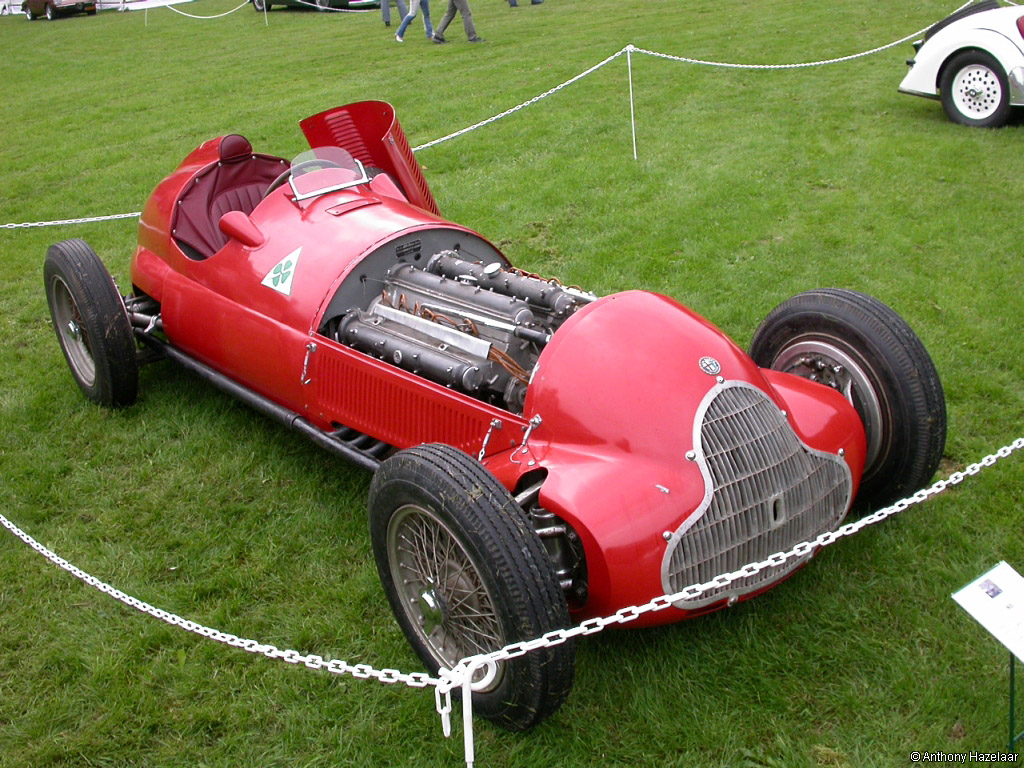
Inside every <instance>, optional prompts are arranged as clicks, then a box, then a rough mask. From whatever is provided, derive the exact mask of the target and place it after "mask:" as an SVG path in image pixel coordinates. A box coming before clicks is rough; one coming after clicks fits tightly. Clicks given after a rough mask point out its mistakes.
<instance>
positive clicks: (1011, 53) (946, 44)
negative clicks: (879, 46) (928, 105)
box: [899, 0, 1024, 128]
mask: <svg viewBox="0 0 1024 768" xmlns="http://www.w3.org/2000/svg"><path fill="white" fill-rule="evenodd" d="M914 50H915V51H916V54H915V56H914V58H913V59H910V60H908V61H907V64H909V65H910V72H908V73H907V76H906V77H904V78H903V82H902V83H900V87H899V90H900V93H909V94H913V95H915V96H925V97H927V98H929V99H940V100H941V101H942V107H943V108H944V109H945V110H946V114H947V115H949V119H950V120H952V121H953V122H954V123H960V124H961V125H975V126H981V127H986V128H994V127H997V126H1000V125H1003V124H1004V123H1005V122H1006V121H1007V120H1008V119H1009V118H1010V114H1011V112H1012V111H1013V107H1019V106H1024V7H1019V6H1007V7H1000V5H999V3H998V2H996V0H981V2H978V3H975V4H974V5H971V6H968V7H967V8H963V9H961V10H959V11H957V12H956V13H954V14H952V15H950V16H948V17H946V18H945V19H943V20H942V21H940V22H938V23H937V24H935V25H933V26H932V27H931V28H930V29H929V30H928V31H927V32H926V33H925V36H924V39H923V40H918V41H917V42H915V43H914Z"/></svg>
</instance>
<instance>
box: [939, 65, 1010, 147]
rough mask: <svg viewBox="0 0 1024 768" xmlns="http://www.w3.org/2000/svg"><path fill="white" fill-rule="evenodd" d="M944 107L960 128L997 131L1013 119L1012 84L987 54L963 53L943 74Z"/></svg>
mask: <svg viewBox="0 0 1024 768" xmlns="http://www.w3.org/2000/svg"><path fill="white" fill-rule="evenodd" d="M939 93H940V96H941V98H942V107H943V109H945V110H946V114H947V115H948V116H949V119H950V120H952V121H953V122H954V123H959V124H960V125H971V126H977V127H981V128H997V127H999V126H1001V125H1003V124H1004V123H1006V121H1007V120H1008V119H1009V118H1010V83H1009V80H1008V79H1007V77H1006V72H1004V71H1003V68H1002V66H1001V65H1000V64H999V62H998V61H996V59H995V58H994V57H993V56H991V55H990V54H988V53H985V52H984V51H977V50H975V51H963V52H962V53H958V54H957V55H956V56H954V57H953V58H952V59H951V60H950V61H949V63H948V64H946V66H945V68H944V69H943V71H942V77H941V79H940V82H939Z"/></svg>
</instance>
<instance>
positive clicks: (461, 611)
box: [387, 504, 506, 691]
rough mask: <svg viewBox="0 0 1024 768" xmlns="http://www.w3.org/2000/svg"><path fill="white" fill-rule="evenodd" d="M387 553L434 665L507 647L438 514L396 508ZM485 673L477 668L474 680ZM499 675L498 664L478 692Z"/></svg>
mask: <svg viewBox="0 0 1024 768" xmlns="http://www.w3.org/2000/svg"><path fill="white" fill-rule="evenodd" d="M387 554H388V565H389V567H390V569H391V578H392V580H393V581H394V584H395V587H396V589H397V591H398V593H399V595H400V597H401V601H402V607H403V609H404V611H405V613H406V615H407V616H408V617H409V619H410V620H411V623H412V625H413V627H414V628H415V631H416V634H417V636H418V637H419V639H420V640H421V641H422V643H423V644H424V645H425V646H426V647H427V648H428V649H429V651H430V654H431V656H433V658H434V659H435V660H436V661H437V662H438V664H440V665H441V666H443V667H447V668H448V669H451V668H452V667H454V666H455V664H457V663H458V662H459V661H460V660H461V659H463V658H465V657H467V656H473V655H475V654H478V653H490V652H491V651H495V650H497V649H499V648H501V647H503V646H504V645H506V642H505V638H504V633H503V632H502V629H501V624H500V622H499V620H498V616H497V613H496V611H495V608H494V600H493V599H492V597H491V594H490V593H489V592H488V591H487V587H486V585H485V584H484V583H483V580H482V579H481V577H480V569H479V567H478V566H477V565H476V563H474V562H473V560H472V558H471V557H470V556H469V553H467V552H466V550H465V548H464V547H463V546H462V544H461V543H460V542H459V540H458V539H457V538H456V537H455V535H454V533H453V532H452V531H451V529H450V528H449V527H448V526H447V525H446V524H445V523H444V522H443V521H442V520H440V519H439V518H438V517H437V515H435V514H434V513H432V512H431V511H429V510H427V509H424V508H423V507H420V506H418V505H415V504H407V505H405V506H403V507H400V508H399V509H398V510H396V511H395V513H394V514H393V515H392V516H391V520H390V521H389V522H388V532H387ZM487 675H488V671H487V668H486V667H484V668H481V669H479V670H478V671H477V673H476V674H475V675H474V677H473V681H474V682H476V683H479V682H481V681H482V680H483V679H484V678H485V676H487ZM502 677H503V668H502V667H501V666H499V667H498V669H497V673H496V674H495V675H494V677H493V679H491V680H490V681H489V682H487V683H486V685H485V687H484V688H483V689H482V690H484V691H489V690H493V689H494V688H496V687H497V686H498V685H499V684H500V683H501V679H502Z"/></svg>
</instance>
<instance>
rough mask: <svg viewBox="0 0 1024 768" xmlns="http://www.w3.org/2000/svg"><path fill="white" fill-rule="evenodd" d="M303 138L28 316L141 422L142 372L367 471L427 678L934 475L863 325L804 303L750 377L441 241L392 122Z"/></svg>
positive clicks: (750, 584) (386, 581)
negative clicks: (245, 411)
mask: <svg viewBox="0 0 1024 768" xmlns="http://www.w3.org/2000/svg"><path fill="white" fill-rule="evenodd" d="M301 127H302V131H303V132H304V134H305V136H306V138H307V139H308V141H309V145H310V147H311V149H310V150H308V151H306V152H303V153H302V154H301V155H299V156H298V157H296V158H295V159H294V160H293V161H291V162H289V161H287V160H285V159H283V158H280V157H274V156H271V155H266V154H261V153H257V152H254V151H253V148H252V146H251V145H250V143H249V142H248V141H247V140H246V139H245V138H243V137H242V136H239V135H227V136H222V137H220V138H215V139H211V140H210V141H207V142H205V143H203V144H202V145H200V146H199V147H198V148H197V149H195V150H194V151H193V152H192V153H191V154H189V155H188V156H187V157H186V158H185V160H184V161H183V162H182V163H181V165H180V166H179V167H178V168H177V169H176V170H175V171H174V172H173V173H172V174H171V175H170V176H168V177H167V178H166V179H164V180H163V181H161V182H160V184H159V185H158V186H157V187H156V190H155V191H154V192H153V194H152V196H151V197H150V199H149V201H148V202H147V203H146V206H145V210H144V211H143V213H142V219H141V222H140V225H139V242H138V247H137V248H136V250H135V254H134V256H133V257H132V262H131V280H132V290H131V293H130V294H129V295H127V296H122V295H121V294H120V292H119V291H118V289H117V287H116V286H115V285H114V283H113V281H112V279H111V278H110V276H109V274H108V272H107V271H106V269H105V268H104V266H103V264H102V263H101V261H100V259H99V258H98V257H97V256H96V254H95V253H94V252H93V250H92V249H91V248H90V247H89V246H88V245H87V244H86V243H85V242H84V241H82V240H68V241H64V242H60V243H57V244H55V245H53V246H51V247H50V248H49V250H48V252H47V255H46V262H45V268H44V272H45V285H46V295H47V300H48V303H49V307H50V311H51V314H52V316H53V323H54V328H55V330H56V333H57V338H58V340H59V342H60V345H61V347H62V349H63V351H64V355H65V357H66V359H67V362H68V364H69V366H70V368H71V373H72V375H73V376H74V378H75V380H76V381H77V383H78V385H79V386H80V387H81V389H82V391H83V392H84V393H85V395H86V396H87V397H88V398H89V399H91V400H93V401H95V402H97V403H100V404H102V405H106V406H113V407H118V406H126V405H128V404H130V403H132V402H133V401H134V399H135V397H136V388H137V380H138V366H139V365H140V364H142V363H143V362H148V361H150V360H152V359H154V358H169V359H170V360H173V361H175V362H176V363H179V364H181V365H184V366H185V367H187V368H189V369H190V370H192V371H194V372H195V373H196V374H198V375H199V376H201V377H203V378H205V379H207V380H209V381H210V382H211V383H213V384H215V385H216V386H218V387H221V388H223V389H224V390H227V391H228V392H229V393H231V394H232V395H234V396H236V397H238V398H239V399H241V400H243V401H244V402H246V403H247V404H249V405H251V406H252V407H253V408H255V409H256V410H258V411H261V412H263V413H265V414H267V415H269V416H271V417H273V418H275V419H277V420H279V421H281V422H283V423H284V424H286V425H287V426H288V427H290V428H291V429H293V430H297V431H299V432H301V433H303V434H305V435H307V436H308V437H309V438H310V439H312V440H313V441H314V442H316V443H317V444H319V445H321V446H323V447H325V448H327V449H328V450H331V451H333V452H335V453H336V454H338V455H340V456H342V457H344V458H346V459H348V460H350V461H352V462H354V463H355V464H358V465H359V466H361V467H364V468H367V469H369V470H371V471H373V472H374V473H375V475H374V478H373V482H372V484H371V489H370V498H369V527H370V536H371V540H372V548H373V552H374V556H375V558H376V562H377V566H378V570H379V573H380V578H381V582H382V584H383V586H384V590H385V592H386V593H387V597H388V600H389V601H390V604H391V606H392V608H393V609H394V612H395V615H396V617H397V619H398V623H399V624H400V625H401V627H402V629H403V631H404V632H405V635H406V636H407V638H408V640H409V642H410V643H411V645H412V646H413V647H414V648H415V650H416V652H417V653H418V655H419V656H420V657H421V658H422V660H423V662H424V664H425V665H426V666H427V667H428V668H429V669H430V670H431V672H433V673H436V672H437V670H438V669H439V668H440V667H449V668H450V667H452V666H454V665H455V663H456V662H457V661H459V660H460V659H461V658H464V657H466V656H468V655H472V654H476V653H480V652H485V651H491V650H496V649H498V648H500V647H502V646H504V645H506V644H508V643H511V642H515V641H519V640H526V639H531V638H533V637H537V636H540V635H542V634H543V633H545V632H548V631H551V630H554V629H557V628H563V627H568V626H571V625H572V624H573V623H574V622H578V621H580V620H583V619H586V618H589V617H596V616H605V615H608V614H611V613H613V612H614V611H616V610H618V609H620V608H622V607H625V606H629V605H635V604H639V603H644V602H646V601H648V600H650V599H651V598H653V597H656V596H658V595H661V594H673V593H676V592H678V591H680V590H681V589H682V588H683V587H685V586H688V585H691V584H695V583H703V582H705V581H708V580H709V579H711V578H712V577H714V576H716V575H718V574H720V573H723V572H730V571H734V570H736V569H738V568H739V567H740V566H742V565H744V564H746V563H749V562H753V561H760V560H764V559H765V558H766V557H767V556H768V555H770V554H772V553H775V552H779V551H783V550H786V549H788V548H790V547H792V546H793V545H794V544H796V543H798V542H801V541H804V540H806V539H809V538H812V537H814V536H816V535H818V534H820V533H822V532H824V531H827V530H830V529H832V528H834V527H835V526H836V525H837V524H838V523H839V522H840V521H841V520H842V519H843V517H844V516H845V515H846V513H847V512H848V510H849V509H850V507H851V505H852V504H853V501H854V499H855V498H857V499H859V500H862V501H865V502H867V503H880V502H885V501H889V500H892V499H894V498H898V497H900V496H902V495H905V494H907V493H908V492H912V491H914V490H916V489H917V488H919V487H920V486H921V485H923V484H924V483H925V482H926V481H927V480H928V479H929V478H930V477H931V476H932V475H933V473H934V472H935V470H936V468H937V465H938V462H939V459H940V457H941V455H942V451H943V447H944V444H945V432H946V412H945V400H944V396H943V391H942V386H941V384H940V382H939V378H938V375H937V373H936V371H935V368H934V366H933V364H932V362H931V359H930V358H929V356H928V353H927V352H926V351H925V348H924V346H923V345H922V343H921V341H920V340H919V339H918V337H917V336H916V335H915V334H914V333H913V331H911V329H910V328H909V327H908V326H907V324H906V323H905V322H904V321H903V320H902V319H901V318H900V317H899V316H898V315H897V314H896V313H895V312H893V311H892V310H891V309H889V308H887V307H886V306H885V305H883V304H882V303H880V302H879V301H877V300H875V299H872V298H870V297H868V296H865V295H863V294H860V293H855V292H852V291H847V290H834V289H833V290H816V291H810V292H807V293H802V294H800V295H798V296H795V297H793V298H791V299H789V300H787V301H785V302H784V303H782V304H781V305H779V306H778V307H777V308H776V309H775V310H774V311H772V312H771V313H770V314H769V315H768V317H767V318H766V319H765V321H764V322H763V323H762V324H761V326H760V328H758V330H757V332H756V333H755V335H754V338H753V342H752V344H751V349H750V353H749V354H748V353H745V352H744V351H743V350H741V349H740V348H739V347H737V346H736V345H735V344H734V343H733V342H732V341H730V340H729V339H728V338H727V337H726V336H725V335H724V334H723V333H722V332H721V331H719V330H718V329H716V328H715V327H714V326H713V325H711V323H709V322H708V321H707V320H705V319H703V318H702V317H700V316H698V315H697V314H696V313H694V312H692V311H691V310H689V309H687V308H686V307H684V306H682V305H680V304H679V303H678V302H676V301H674V300H673V299H670V298H667V297H665V296H660V295H656V294H653V293H648V292H644V291H627V292H624V293H617V294H613V295H610V296H603V297H597V296H595V295H594V294H592V293H589V292H587V291H585V290H581V289H579V288H575V287H570V286H567V285H564V284H562V283H560V282H558V281H557V280H554V279H548V278H542V277H539V276H537V275H534V274H530V273H528V272H524V271H523V270H521V269H517V268H516V267H514V266H513V265H512V264H510V263H509V261H508V260H507V259H506V258H505V257H504V256H503V255H502V254H501V252H500V251H499V250H498V249H497V248H496V247H495V246H494V245H493V244H492V243H490V242H488V241H487V240H486V239H484V238H483V237H482V236H480V235H479V234H477V233H475V232H473V231H472V230H470V229H467V228H465V227H462V226H459V225H457V224H453V223H451V222H449V221H446V220H445V219H443V218H442V217H441V216H440V215H439V211H438V208H437V205H436V203H435V201H434V198H433V196H432V195H431V193H430V189H429V187H428V186H427V183H426V181H425V180H424V178H423V175H422V173H421V170H420V167H419V165H418V164H417V162H416V160H415V158H414V156H413V154H412V152H411V150H410V148H409V145H408V143H407V141H406V138H405V136H404V134H403V132H402V129H401V127H400V125H399V124H398V122H397V120H396V118H395V114H394V110H393V109H392V107H391V106H390V105H388V104H386V103H383V102H376V101H370V102H360V103H356V104H350V105H348V106H344V107H338V108H335V109H331V110H328V111H326V112H323V113H321V114H318V115H314V116H312V117H309V118H307V119H306V120H303V121H302V122H301ZM809 557H810V555H808V556H807V557H804V558H799V559H796V560H791V561H787V562H786V563H785V564H783V565H780V566H776V567H769V568H767V569H765V570H762V571H760V572H759V573H757V574H755V575H753V576H749V577H744V578H743V579H741V580H739V581H736V582H733V583H731V584H729V585H728V586H725V587H721V588H718V589H716V590H714V591H712V592H709V593H704V594H703V595H702V596H701V597H700V598H698V599H692V600H680V601H679V602H677V603H676V604H675V605H674V607H672V608H670V609H668V610H662V611H659V612H656V613H650V614H645V615H644V616H643V617H642V618H641V619H640V620H639V621H637V622H636V624H638V625H640V624H648V625H649V624H654V623H663V622H669V621H676V620H680V619H684V618H687V617H691V616H695V615H698V614H701V613H705V612H708V611H713V610H716V609H719V608H722V607H724V606H727V605H731V604H733V603H735V602H736V601H738V600H744V599H746V598H749V597H752V596H754V595H756V594H758V593H760V592H763V591H764V590H766V589H768V588H769V587H771V586H773V585H775V584H777V583H778V582H780V581H781V580H783V579H784V578H786V577H787V576H788V575H790V574H791V573H792V572H793V571H794V570H795V569H796V568H797V567H799V566H800V565H801V564H802V563H803V562H805V561H806V560H807V559H808V558H809ZM573 665H574V650H573V647H572V644H571V643H565V644H562V645H559V646H556V647H552V648H547V649H543V650H541V651H539V652H535V653H528V654H526V655H524V656H521V657H518V658H516V659H512V660H509V661H506V662H503V663H502V664H501V665H500V669H499V670H498V672H497V674H496V675H494V676H493V677H492V678H491V679H490V681H489V682H488V683H486V684H485V685H484V689H483V690H481V691H479V692H478V693H475V694H474V707H475V710H476V711H477V712H479V713H481V714H483V715H484V716H485V717H488V718H489V719H492V720H494V721H496V722H497V723H499V724H501V725H503V726H505V727H508V728H512V729H525V728H528V727H530V726H532V725H534V724H536V723H538V722H540V721H541V720H543V719H544V718H545V717H546V716H547V715H549V714H550V713H551V712H553V711H554V710H555V709H556V708H557V707H558V706H559V705H560V704H561V702H562V701H563V700H564V699H565V697H566V696H567V695H568V692H569V690H570V688H571V686H572V681H573V669H574V666H573Z"/></svg>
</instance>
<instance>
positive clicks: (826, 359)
mask: <svg viewBox="0 0 1024 768" xmlns="http://www.w3.org/2000/svg"><path fill="white" fill-rule="evenodd" d="M771 367H772V368H774V369H775V370H777V371H785V372H786V373H794V374H796V375H797V376H802V377H803V378H805V379H810V380H811V381H817V382H819V383H821V384H824V385H825V386H827V387H831V388H832V389H834V390H836V391H837V392H839V393H840V394H842V396H843V397H845V398H846V400H847V401H848V402H849V403H850V404H851V405H852V406H853V407H854V408H855V409H856V410H857V414H858V415H859V416H860V420H861V423H862V424H863V425H864V432H865V435H866V437H867V456H866V457H865V462H864V466H865V469H867V468H870V467H871V466H872V465H873V463H874V461H875V459H877V458H878V454H879V453H880V452H881V448H882V432H883V422H884V415H883V405H882V403H881V402H880V401H879V399H878V394H877V392H876V391H875V388H874V387H873V386H872V384H871V379H870V378H869V377H868V375H867V373H866V372H865V370H864V369H863V368H862V367H861V366H860V364H859V363H858V362H857V360H855V359H854V358H853V357H852V356H851V355H850V354H849V353H847V352H846V351H845V350H844V349H842V348H840V347H838V346H837V345H835V344H833V343H832V342H830V341H828V340H825V339H820V340H819V339H815V340H807V341H802V342H799V343H797V344H793V345H792V346H790V347H786V348H785V349H784V350H783V351H782V352H781V353H780V355H779V356H778V357H777V358H776V360H775V362H774V363H773V364H772V366H771Z"/></svg>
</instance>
